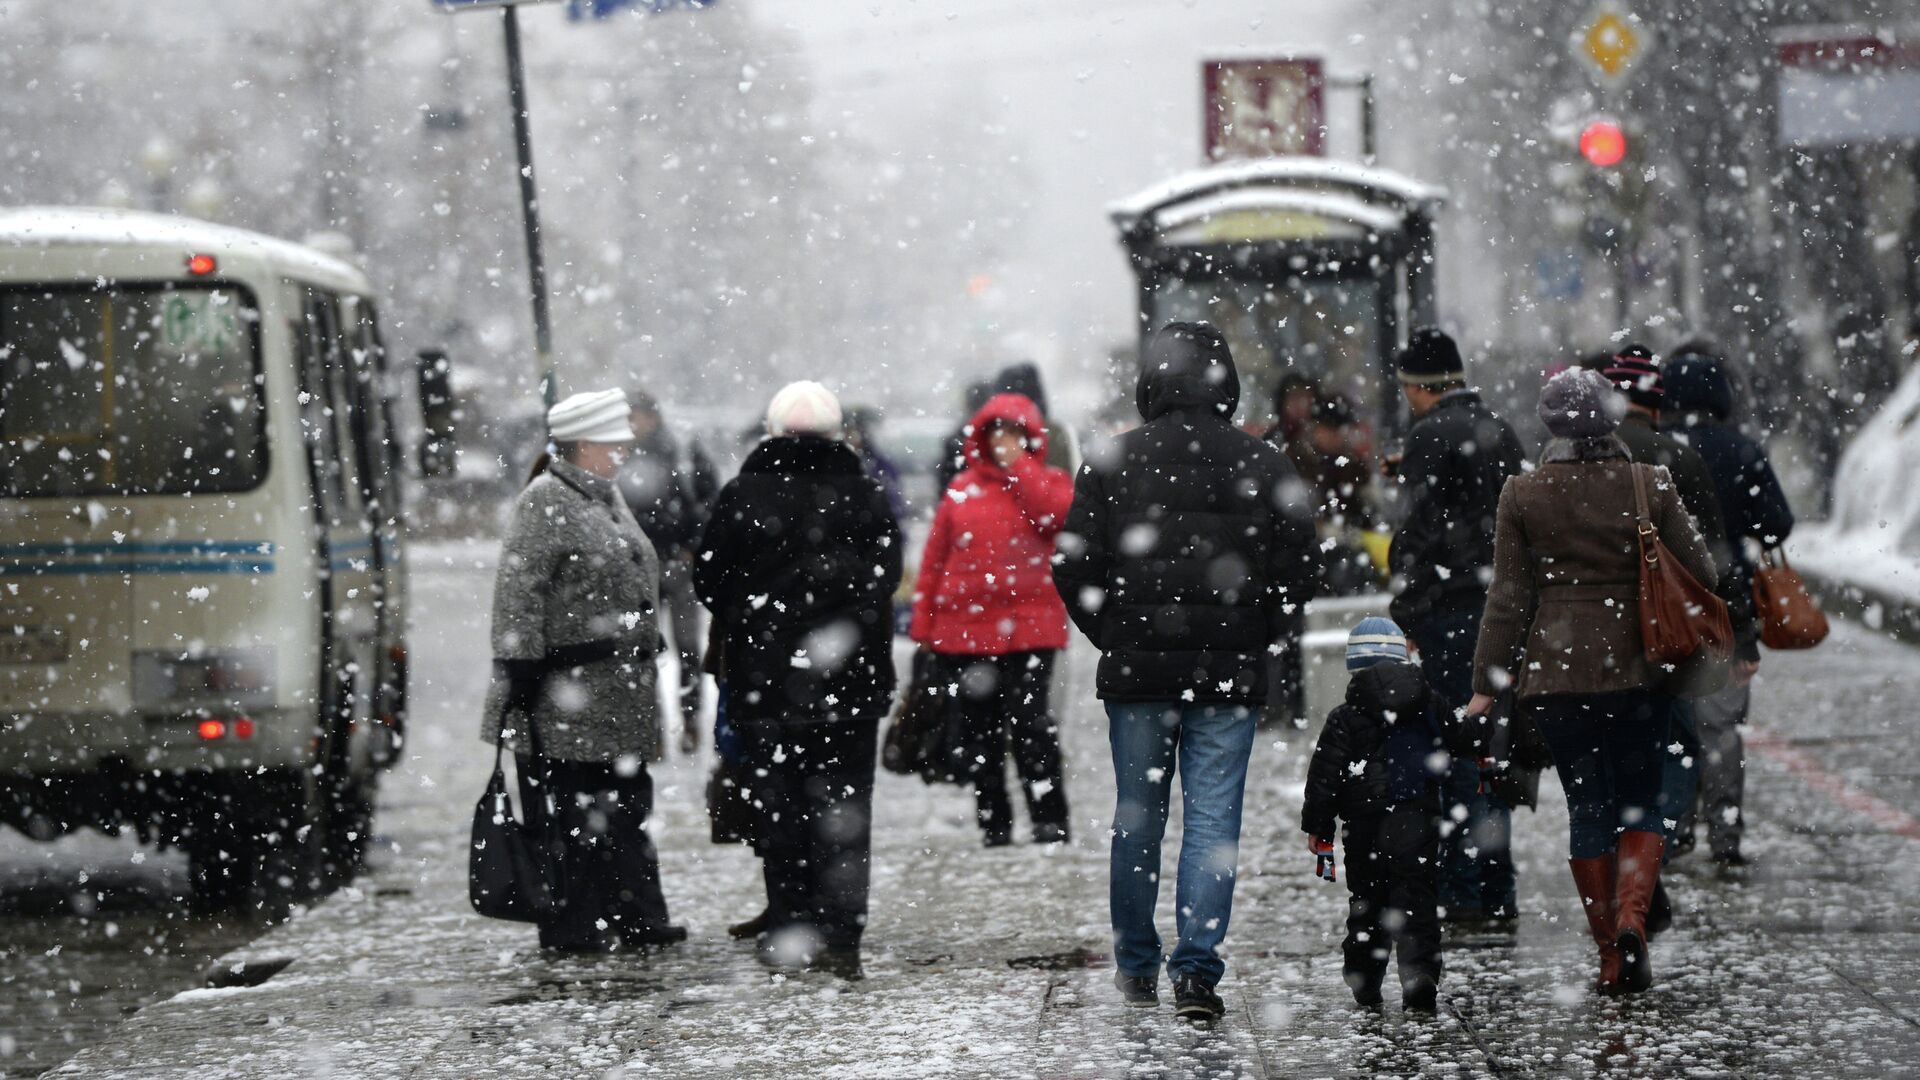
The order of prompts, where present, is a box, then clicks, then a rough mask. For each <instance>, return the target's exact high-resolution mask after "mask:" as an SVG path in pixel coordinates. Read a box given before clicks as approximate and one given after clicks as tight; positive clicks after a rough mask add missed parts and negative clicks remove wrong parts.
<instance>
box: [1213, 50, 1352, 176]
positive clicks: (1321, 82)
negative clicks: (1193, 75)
mask: <svg viewBox="0 0 1920 1080" xmlns="http://www.w3.org/2000/svg"><path fill="white" fill-rule="evenodd" d="M1201 78H1202V81H1203V82H1204V85H1205V106H1204V108H1205V112H1206V115H1205V117H1204V129H1205V131H1206V133H1207V134H1206V139H1207V145H1206V153H1207V160H1208V161H1223V160H1226V159H1228V158H1266V157H1279V156H1281V155H1284V154H1324V153H1326V140H1327V106H1326V85H1327V80H1326V74H1325V72H1324V71H1323V70H1322V68H1321V65H1320V61H1319V60H1318V59H1317V58H1311V57H1276V58H1273V59H1266V60H1208V61H1206V62H1204V63H1203V64H1202V65H1201Z"/></svg>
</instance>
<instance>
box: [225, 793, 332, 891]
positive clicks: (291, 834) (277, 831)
mask: <svg viewBox="0 0 1920 1080" xmlns="http://www.w3.org/2000/svg"><path fill="white" fill-rule="evenodd" d="M259 783H260V785H261V790H260V793H259V798H258V801H257V802H256V803H255V804H254V805H255V806H256V807H258V810H257V814H258V816H257V817H256V819H255V821H254V827H253V829H252V836H251V837H250V839H251V840H252V843H251V845H250V851H249V855H250V858H249V859H248V864H249V865H248V870H249V874H248V882H247V887H246V894H245V903H244V907H245V908H246V910H247V912H248V913H249V914H252V915H256V916H258V917H260V918H263V919H265V920H267V921H269V922H280V921H281V920H284V919H285V918H286V917H287V916H288V915H290V914H292V911H293V905H294V904H295V903H296V902H297V901H300V900H305V899H309V898H311V897H313V896H315V895H316V894H318V893H319V892H320V891H321V888H322V878H321V859H320V856H321V847H322V843H323V839H324V838H323V837H322V835H321V828H322V821H323V820H324V817H323V815H322V814H321V813H319V812H318V811H319V806H318V805H317V804H318V803H319V801H320V800H319V799H318V798H317V793H315V792H313V791H311V789H310V788H309V786H308V785H307V784H306V783H304V782H303V777H302V776H301V775H300V774H299V773H297V772H284V773H279V774H274V775H270V776H266V777H261V778H260V780H259Z"/></svg>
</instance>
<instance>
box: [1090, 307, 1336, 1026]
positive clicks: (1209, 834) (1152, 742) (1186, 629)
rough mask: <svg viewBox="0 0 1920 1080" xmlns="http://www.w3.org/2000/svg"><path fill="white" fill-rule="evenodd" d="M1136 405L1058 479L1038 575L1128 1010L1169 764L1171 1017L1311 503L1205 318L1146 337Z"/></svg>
mask: <svg viewBox="0 0 1920 1080" xmlns="http://www.w3.org/2000/svg"><path fill="white" fill-rule="evenodd" d="M1137 398H1138V402H1137V403H1138V406H1139V410H1140V416H1141V419H1143V420H1144V421H1146V422H1145V423H1144V424H1143V425H1142V426H1140V427H1139V428H1136V429H1134V430H1133V431H1130V432H1127V433H1126V434H1124V435H1121V436H1119V437H1118V438H1117V439H1116V440H1115V442H1114V445H1112V446H1111V447H1107V448H1103V449H1102V450H1096V451H1095V452H1094V453H1092V454H1090V455H1089V457H1088V461H1087V464H1086V465H1085V466H1083V467H1082V468H1081V470H1080V475H1079V477H1078V478H1077V479H1076V481H1075V483H1074V493H1073V507H1072V509H1071V510H1070V511H1069V513H1068V516H1067V524H1066V528H1065V530H1064V531H1063V532H1062V533H1061V536H1060V550H1059V555H1058V557H1057V558H1056V561H1055V565H1054V583H1055V585H1057V586H1058V587H1059V590H1060V595H1061V598H1062V599H1063V600H1065V601H1066V605H1067V611H1068V613H1069V614H1070V615H1071V616H1072V617H1073V621H1074V623H1075V624H1076V625H1077V626H1078V627H1079V628H1080V630H1081V632H1083V633H1085V634H1086V636H1087V638H1088V639H1089V640H1090V641H1092V642H1093V644H1094V646H1095V647H1096V648H1098V649H1099V650H1100V652H1101V658H1100V669H1099V675H1098V680H1097V687H1098V692H1099V696H1100V697H1101V698H1102V699H1103V700H1104V701H1105V702H1106V705H1107V717H1108V722H1109V733H1110V738H1111V741H1112V746H1113V759H1114V761H1113V764H1114V773H1115V777H1116V780H1117V782H1118V787H1119V800H1118V805H1117V807H1116V808H1115V810H1114V824H1113V848H1112V864H1111V869H1110V872H1111V881H1110V890H1111V902H1112V911H1113V933H1114V966H1115V967H1116V968H1117V969H1118V970H1117V972H1116V975H1115V981H1116V983H1117V984H1118V985H1119V987H1120V989H1121V992H1122V993H1123V995H1124V996H1125V997H1126V998H1127V1000H1128V1002H1129V1003H1131V1004H1137V1005H1150V1004H1153V1003H1156V1002H1157V1001H1158V1000H1159V996H1158V989H1157V983H1158V977H1159V969H1160V964H1161V960H1162V952H1161V942H1160V936H1159V934H1158V932H1157V931H1156V930H1155V929H1154V920H1153V913H1154V905H1155V903H1156V902H1157V899H1158V893H1159V880H1160V844H1161V838H1162V836H1163V834H1164V833H1165V831H1166V823H1167V812H1168V798H1169V792H1170V791H1171V788H1172V784H1173V777H1174V773H1175V771H1176V770H1177V771H1178V772H1179V773H1180V776H1181V793H1182V799H1183V808H1184V820H1185V835H1184V837H1183V840H1182V844H1181V851H1180V870H1179V882H1178V885H1177V886H1176V888H1175V903H1176V915H1175V920H1176V923H1177V925H1178V928H1179V935H1180V940H1179V943H1178V944H1177V945H1176V946H1175V948H1174V950H1173V954H1172V956H1170V957H1168V958H1167V959H1166V967H1167V974H1168V976H1169V977H1170V979H1171V980H1172V982H1173V984H1174V993H1175V998H1176V1008H1177V1010H1178V1012H1179V1013H1180V1015H1181V1016H1183V1017H1187V1018H1189V1019H1193V1020H1196V1021H1201V1022H1212V1021H1214V1020H1217V1019H1219V1017H1220V1015H1221V1013H1222V1007H1221V1003H1220V998H1219V996H1218V995H1217V994H1215V992H1214V989H1213V988H1214V986H1215V984H1217V983H1218V982H1219V980H1220V977H1221V975H1222V974H1224V973H1225V970H1226V967H1225V964H1223V963H1222V962H1221V960H1220V956H1219V948H1220V944H1221V942H1222V941H1224V940H1225V938H1226V933H1227V923H1228V919H1229V917H1230V916H1231V915H1232V909H1233V885H1234V867H1235V865H1236V862H1237V859H1238V850H1239V839H1240V811H1241V804H1242V798H1243V795H1244V789H1245V786H1246V774H1247V761H1248V759H1249V757H1250V755H1251V753H1252V750H1253V738H1254V720H1255V712H1256V711H1257V709H1258V707H1259V706H1260V705H1261V703H1262V702H1264V701H1265V700H1266V668H1267V665H1266V654H1267V650H1268V647H1269V646H1270V645H1271V643H1272V642H1273V641H1275V640H1276V639H1277V638H1278V637H1279V636H1280V635H1281V634H1282V633H1283V632H1284V631H1285V629H1286V627H1287V615H1288V613H1289V612H1290V611H1292V610H1293V609H1295V608H1296V607H1297V606H1298V605H1300V604H1303V603H1305V602H1306V600H1307V598H1308V595H1309V592H1310V590H1311V588H1312V582H1313V580H1314V576H1315V574H1314V571H1315V550H1316V549H1315V545H1314V530H1313V515H1312V500H1311V497H1310V494H1309V492H1308V491H1307V489H1306V486H1305V485H1304V484H1302V483H1301V482H1300V479H1299V477H1298V476H1296V475H1295V474H1294V471H1293V467H1292V466H1291V465H1289V464H1288V463H1287V459H1286V455H1284V454H1282V453H1281V452H1280V451H1279V450H1277V449H1275V448H1273V447H1272V446H1269V445H1267V444H1266V443H1264V442H1261V441H1260V440H1259V439H1256V438H1254V437H1252V436H1250V435H1247V434H1245V433H1243V432H1241V431H1240V430H1238V429H1237V428H1235V427H1234V426H1233V422H1232V418H1233V412H1234V408H1235V407H1236V406H1237V405H1238V403H1239V400H1240V378H1239V374H1238V373H1237V372H1236V371H1235V370H1234V366H1233V357H1232V356H1231V354H1230V353H1229V351H1228V349H1227V343H1226V340H1225V339H1224V338H1222V337H1221V336H1220V332H1219V331H1218V330H1215V329H1214V328H1213V327H1211V326H1208V325H1207V324H1205V323H1172V324H1169V325H1168V326H1166V327H1164V328H1163V329H1161V330H1160V331H1158V332H1157V333H1156V334H1154V336H1153V339H1152V341H1151V342H1150V343H1149V345H1148V348H1147V353H1146V357H1145V359H1144V361H1143V363H1142V365H1141V372H1140V380H1139V385H1138V387H1137Z"/></svg>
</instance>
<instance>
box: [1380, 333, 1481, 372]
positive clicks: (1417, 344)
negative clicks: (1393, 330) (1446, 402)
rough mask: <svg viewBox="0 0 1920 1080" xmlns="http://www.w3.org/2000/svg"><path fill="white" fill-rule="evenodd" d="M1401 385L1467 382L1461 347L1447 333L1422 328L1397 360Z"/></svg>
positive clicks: (1395, 361)
mask: <svg viewBox="0 0 1920 1080" xmlns="http://www.w3.org/2000/svg"><path fill="white" fill-rule="evenodd" d="M1394 367H1396V368H1398V369H1399V370H1400V381H1401V382H1403V383H1412V384H1414V385H1416V386H1437V385H1439V384H1442V383H1455V382H1466V381H1467V365H1466V363H1465V362H1464V361H1462V360H1461V359H1460V346H1458V345H1455V344H1454V343H1453V339H1452V338H1450V337H1448V336H1447V333H1446V331H1444V330H1441V329H1438V328H1437V327H1432V326H1422V327H1420V328H1418V329H1416V330H1414V332H1413V333H1412V334H1411V335H1409V336H1408V338H1407V347H1406V348H1404V349H1401V350H1400V352H1399V353H1398V354H1397V355H1396V356H1395V357H1394Z"/></svg>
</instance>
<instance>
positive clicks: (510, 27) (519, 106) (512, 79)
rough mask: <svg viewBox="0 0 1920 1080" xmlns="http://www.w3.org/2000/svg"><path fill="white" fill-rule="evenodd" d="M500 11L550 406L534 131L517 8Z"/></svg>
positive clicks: (537, 355) (536, 327) (549, 326)
mask: <svg viewBox="0 0 1920 1080" xmlns="http://www.w3.org/2000/svg"><path fill="white" fill-rule="evenodd" d="M502 10H503V14H504V15H505V18H506V22H505V26H506V38H507V94H508V97H509V99H510V100H511V101H512V104H513V144H514V149H515V150H516V151H518V153H519V156H520V211H521V217H522V219H523V220H524V221H525V223H526V227H527V285H528V287H529V289H530V290H531V291H532V293H533V352H534V363H535V364H536V365H537V366H538V367H539V369H540V400H541V401H542V402H544V403H545V404H546V405H547V406H548V407H549V408H551V407H552V406H553V397H554V382H553V320H552V317H551V316H550V315H549V314H548V312H547V263H546V259H545V258H544V257H543V256H542V255H541V252H540V199H539V195H538V193H537V192H536V190H535V188H534V183H533V131H532V129H531V125H530V124H529V121H528V116H527V77H526V71H525V69H524V68H523V66H522V65H521V63H520V19H519V17H518V16H517V15H516V14H515V12H516V11H517V8H516V6H515V5H513V4H508V5H507V6H506V7H505V8H504V9H502Z"/></svg>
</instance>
